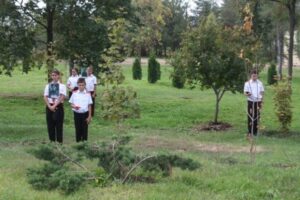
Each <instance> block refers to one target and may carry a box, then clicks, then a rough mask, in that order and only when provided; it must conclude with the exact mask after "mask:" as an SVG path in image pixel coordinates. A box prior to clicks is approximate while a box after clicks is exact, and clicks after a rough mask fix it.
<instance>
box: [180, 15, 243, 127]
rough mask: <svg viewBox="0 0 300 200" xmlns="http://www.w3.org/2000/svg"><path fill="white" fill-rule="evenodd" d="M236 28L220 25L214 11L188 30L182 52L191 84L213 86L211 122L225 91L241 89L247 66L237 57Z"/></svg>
mask: <svg viewBox="0 0 300 200" xmlns="http://www.w3.org/2000/svg"><path fill="white" fill-rule="evenodd" d="M239 35H240V34H239V29H231V28H223V27H222V26H221V25H220V24H219V23H218V22H217V20H216V17H215V16H214V15H213V14H210V15H209V16H208V17H207V18H206V19H205V20H202V22H201V24H200V26H198V27H196V28H194V29H192V30H189V31H188V33H187V36H186V38H185V39H184V41H183V46H182V49H181V51H182V54H183V57H184V59H185V63H186V74H187V79H188V82H189V83H190V84H193V85H194V84H195V85H197V84H199V85H200V86H201V88H209V89H212V90H213V91H214V93H215V96H216V106H215V115H214V123H218V116H219V110H220V102H221V100H222V97H223V95H224V94H225V92H226V91H231V92H233V93H235V92H237V91H240V92H241V91H242V86H243V83H244V81H245V74H246V67H245V62H244V59H242V58H241V57H240V56H239V51H240V48H239V45H237V44H236V41H239V38H238V37H239Z"/></svg>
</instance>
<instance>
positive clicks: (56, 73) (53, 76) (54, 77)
mask: <svg viewBox="0 0 300 200" xmlns="http://www.w3.org/2000/svg"><path fill="white" fill-rule="evenodd" d="M59 76H60V72H59V71H58V70H57V69H53V70H52V72H51V79H52V81H54V82H58V81H59Z"/></svg>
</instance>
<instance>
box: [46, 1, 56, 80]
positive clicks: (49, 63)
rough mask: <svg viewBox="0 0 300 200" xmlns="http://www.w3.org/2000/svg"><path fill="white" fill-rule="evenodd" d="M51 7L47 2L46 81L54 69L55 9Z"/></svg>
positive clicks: (49, 78)
mask: <svg viewBox="0 0 300 200" xmlns="http://www.w3.org/2000/svg"><path fill="white" fill-rule="evenodd" d="M52 6H53V5H52ZM52 6H51V5H50V4H49V3H48V2H47V5H46V11H47V73H48V81H50V80H51V77H50V73H51V71H52V70H53V68H54V59H53V19H54V12H55V7H52Z"/></svg>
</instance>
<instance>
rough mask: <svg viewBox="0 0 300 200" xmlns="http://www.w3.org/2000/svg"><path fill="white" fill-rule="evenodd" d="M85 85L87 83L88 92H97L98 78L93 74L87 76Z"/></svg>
mask: <svg viewBox="0 0 300 200" xmlns="http://www.w3.org/2000/svg"><path fill="white" fill-rule="evenodd" d="M85 83H86V87H85V88H86V90H87V91H88V92H93V91H94V90H95V85H97V78H96V76H94V75H93V74H91V75H90V76H87V77H86V78H85Z"/></svg>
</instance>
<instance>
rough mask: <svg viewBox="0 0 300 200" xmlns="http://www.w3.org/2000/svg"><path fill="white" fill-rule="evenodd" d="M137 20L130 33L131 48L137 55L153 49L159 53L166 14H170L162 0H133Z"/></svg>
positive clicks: (147, 52)
mask: <svg viewBox="0 0 300 200" xmlns="http://www.w3.org/2000/svg"><path fill="white" fill-rule="evenodd" d="M132 4H133V7H134V8H135V15H136V18H137V20H136V21H137V22H136V23H135V24H133V26H134V28H132V32H131V34H130V35H129V38H130V43H131V49H132V51H133V52H134V54H135V55H137V56H146V55H148V54H149V52H151V51H153V50H154V51H156V52H155V54H156V55H157V54H158V51H159V47H160V45H161V40H162V30H163V27H164V26H165V21H164V16H165V15H168V14H169V11H168V10H166V9H165V7H164V5H163V3H162V1H161V0H133V1H132Z"/></svg>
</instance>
